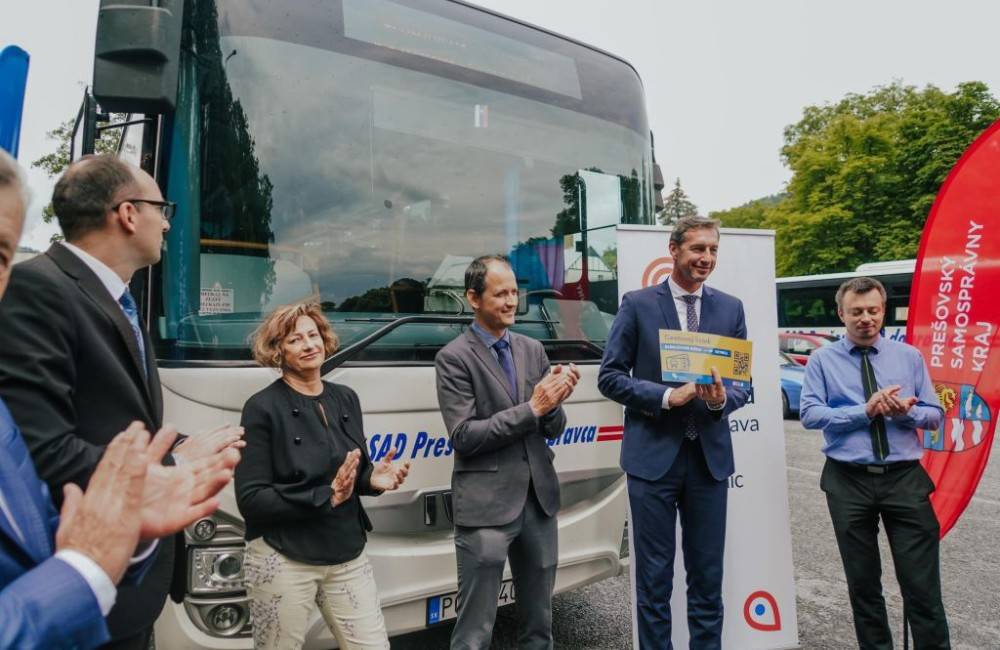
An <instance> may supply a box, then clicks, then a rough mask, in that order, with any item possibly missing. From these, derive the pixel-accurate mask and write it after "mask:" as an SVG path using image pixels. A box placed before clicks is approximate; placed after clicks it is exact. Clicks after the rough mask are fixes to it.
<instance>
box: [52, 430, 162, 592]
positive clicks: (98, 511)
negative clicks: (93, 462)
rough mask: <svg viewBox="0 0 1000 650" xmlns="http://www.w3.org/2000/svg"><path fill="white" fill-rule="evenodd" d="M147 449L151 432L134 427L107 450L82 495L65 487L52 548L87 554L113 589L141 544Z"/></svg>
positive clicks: (68, 485)
mask: <svg viewBox="0 0 1000 650" xmlns="http://www.w3.org/2000/svg"><path fill="white" fill-rule="evenodd" d="M148 444H149V432H147V431H146V428H145V427H144V426H143V425H142V423H140V422H133V423H132V424H131V425H129V428H128V429H126V430H125V431H123V432H122V433H120V434H118V435H117V436H115V439H114V440H112V441H111V443H110V444H109V445H108V447H107V449H106V450H105V452H104V456H102V457H101V461H100V462H99V463H98V464H97V469H95V470H94V473H93V475H92V476H91V477H90V483H89V484H88V486H87V491H86V493H84V492H83V491H82V490H81V489H80V488H79V487H78V486H76V485H74V484H72V483H67V484H66V485H65V486H64V487H63V497H64V499H63V505H62V511H61V512H60V517H59V529H58V530H56V549H57V550H64V549H66V550H73V551H76V552H78V553H82V554H84V555H86V556H87V557H89V558H90V559H91V560H93V561H94V562H96V563H97V565H98V566H100V567H101V568H102V569H103V570H104V572H105V573H106V574H107V575H108V577H109V578H110V579H111V581H112V582H113V583H115V584H118V582H119V581H120V580H121V579H122V576H124V575H125V570H126V569H127V568H128V564H129V559H130V558H131V557H132V553H133V552H134V551H135V547H136V544H137V543H138V541H139V528H140V524H141V519H140V505H141V503H142V495H143V485H144V484H145V481H146V471H147V464H146V456H145V453H146V449H147V446H148Z"/></svg>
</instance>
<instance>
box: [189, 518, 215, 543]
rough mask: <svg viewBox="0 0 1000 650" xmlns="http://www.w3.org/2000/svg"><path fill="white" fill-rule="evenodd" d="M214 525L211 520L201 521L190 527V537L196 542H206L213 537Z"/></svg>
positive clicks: (213, 521)
mask: <svg viewBox="0 0 1000 650" xmlns="http://www.w3.org/2000/svg"><path fill="white" fill-rule="evenodd" d="M215 530H216V524H215V520H213V519H202V520H200V521H198V522H197V523H195V525H194V526H192V527H191V537H192V538H193V539H194V540H195V541H196V542H207V541H209V540H210V539H212V538H213V537H215Z"/></svg>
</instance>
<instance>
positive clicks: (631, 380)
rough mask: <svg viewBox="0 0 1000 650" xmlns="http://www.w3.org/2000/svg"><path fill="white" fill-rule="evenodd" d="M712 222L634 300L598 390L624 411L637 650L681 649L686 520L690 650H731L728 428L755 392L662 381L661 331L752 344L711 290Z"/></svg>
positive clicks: (691, 230)
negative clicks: (726, 597) (725, 572)
mask: <svg viewBox="0 0 1000 650" xmlns="http://www.w3.org/2000/svg"><path fill="white" fill-rule="evenodd" d="M718 226H719V224H718V221H716V220H714V219H704V218H701V217H685V218H682V219H680V220H678V221H677V223H676V224H675V225H674V229H673V232H672V233H671V234H670V255H671V256H672V257H673V260H674V266H673V270H672V272H671V274H670V276H669V277H668V278H667V280H666V281H665V282H663V283H662V284H660V285H658V286H655V287H648V288H646V289H640V290H638V291H631V292H629V293H627V294H625V296H624V297H623V298H622V304H621V307H620V308H619V310H618V315H617V316H616V317H615V322H614V324H613V325H612V327H611V332H610V333H609V335H608V343H607V346H606V347H605V349H604V359H603V361H602V362H601V370H600V374H599V375H598V380H597V385H598V388H599V389H600V391H601V393H602V394H603V395H604V396H606V397H608V398H610V399H613V400H614V401H616V402H618V403H620V404H623V405H624V406H625V437H624V439H623V441H622V455H621V465H622V469H623V470H625V473H626V474H627V475H628V497H629V518H630V519H629V526H630V531H631V536H632V544H633V548H632V551H633V555H632V567H633V579H632V589H633V607H634V619H635V621H636V623H635V632H634V634H635V637H636V639H637V645H638V647H639V648H662V647H664V646H665V647H667V648H671V647H672V646H671V641H670V638H671V617H670V594H671V591H672V587H673V578H674V551H675V546H676V542H675V540H676V528H675V526H676V522H677V516H678V513H679V514H680V521H681V533H682V540H683V542H682V546H683V553H684V568H685V571H686V572H687V585H688V591H687V605H688V630H689V632H690V638H691V642H690V647H691V648H693V649H697V650H706V649H711V648H721V646H722V610H723V608H722V556H723V549H724V547H725V537H726V496H727V490H728V481H727V479H728V477H729V476H730V475H731V474H732V473H733V470H734V465H733V446H732V440H731V439H730V436H729V424H728V421H727V418H728V416H729V414H730V413H732V412H733V411H735V410H736V409H738V408H740V407H741V406H743V405H744V404H745V403H746V400H747V393H746V391H743V390H740V389H735V388H726V387H724V386H723V384H722V381H721V379H720V378H719V376H718V374H717V373H716V372H715V371H714V369H713V373H712V374H713V377H714V380H715V381H714V383H711V384H698V385H696V384H693V383H687V384H670V383H665V382H663V381H662V380H661V377H662V374H661V368H660V351H659V341H660V339H659V331H660V330H661V329H670V330H685V331H691V332H707V333H711V334H721V335H723V336H730V337H736V338H743V339H745V338H746V334H747V329H746V322H745V320H744V317H743V303H741V302H740V301H739V299H737V298H735V297H733V296H730V295H728V294H725V293H723V292H721V291H718V290H717V289H712V288H711V287H707V286H705V284H704V283H705V280H707V279H708V276H709V275H711V273H712V270H713V269H714V268H715V262H716V257H717V255H718V251H719V227H718Z"/></svg>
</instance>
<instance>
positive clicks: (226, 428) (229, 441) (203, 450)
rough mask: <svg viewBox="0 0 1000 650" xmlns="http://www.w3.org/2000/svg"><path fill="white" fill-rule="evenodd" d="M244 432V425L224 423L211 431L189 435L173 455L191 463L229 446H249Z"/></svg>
mask: <svg viewBox="0 0 1000 650" xmlns="http://www.w3.org/2000/svg"><path fill="white" fill-rule="evenodd" d="M243 433H244V431H243V427H234V426H232V425H230V424H223V425H222V426H219V427H216V428H214V429H212V430H211V431H202V432H201V433H198V434H195V435H193V436H189V437H187V438H186V439H185V440H184V441H183V442H181V443H180V444H179V445H177V447H176V448H174V450H173V455H174V456H176V457H179V459H180V462H182V463H190V462H194V461H196V460H199V459H201V458H206V457H210V456H214V455H215V454H218V453H219V452H220V451H222V450H224V449H226V448H228V447H232V448H233V449H242V448H243V447H246V446H247V443H246V441H245V440H243Z"/></svg>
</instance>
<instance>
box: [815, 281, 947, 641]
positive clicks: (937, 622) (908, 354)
mask: <svg viewBox="0 0 1000 650" xmlns="http://www.w3.org/2000/svg"><path fill="white" fill-rule="evenodd" d="M885 295H886V294H885V288H884V287H883V286H882V284H881V283H880V282H878V281H877V280H873V279H871V278H854V279H851V280H848V281H847V282H845V283H844V284H842V285H841V286H840V289H838V290H837V312H838V314H839V315H840V319H841V320H842V321H843V322H844V326H845V327H846V330H847V335H846V337H845V338H843V339H841V340H840V341H838V342H836V343H834V344H832V345H829V346H826V347H823V348H820V349H819V350H817V351H816V352H815V353H814V354H813V355H812V356H811V357H810V358H809V363H808V364H807V365H806V375H805V381H804V382H803V385H802V398H801V417H802V424H803V426H805V427H806V428H807V429H822V430H823V437H824V439H825V441H826V444H825V445H824V447H823V453H824V454H826V456H827V461H826V465H825V466H824V468H823V475H822V478H821V479H820V487H821V488H822V489H823V491H824V492H825V493H826V499H827V505H828V506H829V509H830V517H831V518H832V520H833V529H834V532H835V533H836V536H837V545H838V547H839V548H840V556H841V559H842V560H843V563H844V571H845V573H846V574H847V586H848V591H849V592H850V597H851V609H852V610H853V612H854V628H855V632H856V633H857V637H858V646H859V647H860V648H862V649H863V650H892V648H893V645H892V633H891V632H890V630H889V620H888V617H887V615H886V609H885V599H884V598H883V596H882V580H881V576H882V563H881V560H880V557H879V549H878V521H879V517H881V518H882V522H883V524H884V525H885V531H886V535H887V536H888V538H889V546H890V548H891V549H892V556H893V561H894V563H895V567H896V575H897V576H898V578H899V586H900V591H901V592H902V595H903V607H904V610H905V611H906V613H907V616H908V618H909V622H910V626H911V629H912V630H913V639H914V645H915V647H916V648H919V649H920V650H931V649H940V648H950V647H951V645H950V642H949V639H948V621H947V619H946V618H945V612H944V604H943V603H942V602H941V573H940V559H939V554H938V547H939V538H940V527H939V525H938V521H937V517H936V516H935V514H934V509H933V508H932V507H931V504H930V501H929V500H928V496H929V495H930V493H931V492H933V491H934V483H933V482H932V481H931V479H930V477H929V476H928V475H927V472H925V471H924V469H923V467H922V466H921V465H920V457H921V456H922V455H923V446H922V445H921V442H920V438H919V436H918V432H917V429H930V430H934V429H937V428H938V426H939V425H940V424H941V420H942V418H943V417H944V412H943V410H942V409H941V406H940V404H939V402H938V399H937V396H936V395H935V393H934V386H933V384H932V383H931V378H930V374H929V373H928V371H927V366H926V364H925V363H924V360H923V357H921V356H920V352H918V351H917V350H916V348H914V347H912V346H910V345H907V344H906V343H901V342H896V341H890V340H888V339H885V338H883V337H882V336H881V334H880V332H881V329H882V322H883V320H884V318H885Z"/></svg>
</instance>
